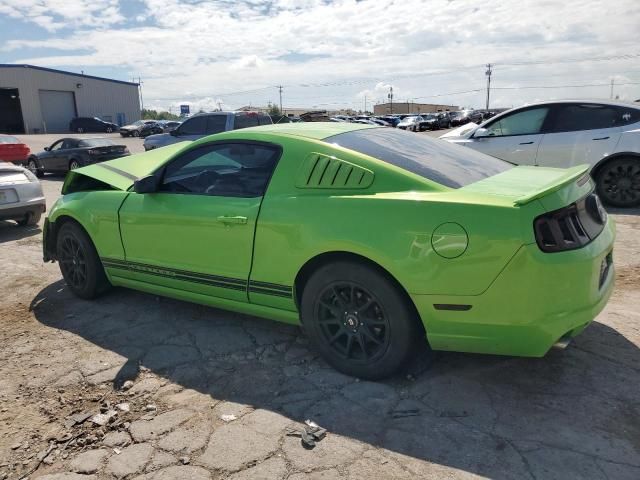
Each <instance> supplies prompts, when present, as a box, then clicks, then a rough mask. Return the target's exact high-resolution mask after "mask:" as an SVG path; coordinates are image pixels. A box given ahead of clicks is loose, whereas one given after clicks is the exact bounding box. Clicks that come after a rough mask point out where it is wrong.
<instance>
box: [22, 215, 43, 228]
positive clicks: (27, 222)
mask: <svg viewBox="0 0 640 480" xmlns="http://www.w3.org/2000/svg"><path fill="white" fill-rule="evenodd" d="M41 217H42V213H41V212H29V213H27V214H26V215H25V217H24V218H21V219H20V220H18V225H20V226H21V227H27V226H28V227H33V226H34V225H38V223H39V222H40V218H41Z"/></svg>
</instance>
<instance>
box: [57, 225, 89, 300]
mask: <svg viewBox="0 0 640 480" xmlns="http://www.w3.org/2000/svg"><path fill="white" fill-rule="evenodd" d="M58 261H59V262H60V270H61V271H62V276H63V277H64V279H65V280H66V282H67V284H69V286H70V287H71V289H72V290H75V289H80V290H81V289H82V288H83V287H84V286H85V284H86V282H87V258H86V256H85V253H84V251H83V249H82V247H81V245H80V242H79V240H78V239H77V238H76V237H75V236H73V235H66V236H65V237H64V238H63V239H62V241H61V243H60V246H59V251H58Z"/></svg>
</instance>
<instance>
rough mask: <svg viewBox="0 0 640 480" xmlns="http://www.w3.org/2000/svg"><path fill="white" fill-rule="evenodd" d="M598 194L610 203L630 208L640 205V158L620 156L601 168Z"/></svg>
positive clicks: (597, 187)
mask: <svg viewBox="0 0 640 480" xmlns="http://www.w3.org/2000/svg"><path fill="white" fill-rule="evenodd" d="M596 189H597V192H598V196H599V197H600V198H601V199H602V201H603V202H605V203H606V204H608V205H611V206H614V207H621V208H629V207H635V206H638V205H640V159H636V158H618V159H614V160H611V161H609V162H607V163H606V164H605V165H604V166H602V167H601V168H600V170H599V171H598V174H597V177H596Z"/></svg>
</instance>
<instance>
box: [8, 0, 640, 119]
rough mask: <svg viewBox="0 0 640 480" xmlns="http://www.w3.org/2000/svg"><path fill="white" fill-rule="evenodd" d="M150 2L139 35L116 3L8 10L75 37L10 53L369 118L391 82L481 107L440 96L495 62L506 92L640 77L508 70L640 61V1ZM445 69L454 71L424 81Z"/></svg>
mask: <svg viewBox="0 0 640 480" xmlns="http://www.w3.org/2000/svg"><path fill="white" fill-rule="evenodd" d="M144 3H145V5H146V8H145V11H144V14H141V15H142V16H143V18H142V19H141V20H142V21H144V22H145V23H144V25H141V24H140V21H138V22H136V21H135V20H136V18H135V17H134V18H132V19H131V20H132V21H131V22H129V23H122V22H123V19H122V14H121V13H119V10H118V2H117V1H116V0H108V1H106V3H105V2H101V3H95V2H93V1H90V0H73V1H72V0H68V1H66V0H39V1H36V0H4V2H3V3H2V5H0V14H2V13H6V14H7V15H10V16H12V17H14V18H23V19H27V20H30V21H32V22H35V23H38V24H40V25H43V26H44V27H45V28H48V29H49V30H51V31H55V30H56V29H58V28H60V25H67V26H72V27H73V28H74V29H75V31H74V32H73V33H71V34H69V35H66V36H59V35H56V34H55V33H52V35H51V38H49V39H48V40H46V41H24V40H22V39H20V38H14V39H11V40H10V41H8V42H6V43H5V47H4V50H10V51H12V52H16V51H17V52H19V51H21V49H24V48H28V47H31V48H36V49H37V48H49V49H51V48H55V49H59V50H60V54H59V55H52V56H51V55H49V56H41V55H36V56H34V55H33V54H32V53H31V50H30V53H29V54H28V55H25V56H24V57H23V58H22V59H20V60H19V61H20V62H24V63H35V64H40V65H47V66H56V67H63V68H64V67H77V66H82V67H84V68H85V69H90V68H91V67H92V66H96V67H97V66H100V67H103V66H117V67H120V68H123V67H124V68H126V69H128V70H129V71H131V72H132V74H135V75H136V76H138V75H140V76H142V77H143V79H144V80H145V85H144V89H145V97H146V98H148V99H149V101H153V102H155V103H156V104H157V105H167V106H169V105H171V104H174V103H175V102H177V101H179V100H183V101H186V100H190V101H194V102H204V103H203V104H206V105H209V103H206V101H205V99H210V100H211V99H220V98H221V99H223V100H224V101H225V102H227V106H232V107H233V106H240V105H244V104H247V103H249V102H251V103H252V104H254V105H256V104H259V103H262V104H266V103H267V101H269V100H271V101H274V102H277V101H278V92H277V89H275V88H271V89H267V90H262V91H260V92H254V93H251V94H245V95H234V96H224V95H222V94H224V93H225V92H233V91H245V90H252V89H256V88H259V87H263V86H268V85H279V84H282V85H285V90H284V100H283V102H284V104H285V105H286V106H307V105H309V106H312V105H317V106H323V105H324V106H327V108H329V107H330V106H339V105H344V106H355V107H356V108H360V107H361V106H362V101H363V97H364V95H365V94H366V95H367V97H369V94H370V95H371V99H373V100H384V99H385V98H386V92H385V91H384V88H385V87H384V85H387V84H393V86H394V94H395V96H396V97H395V98H396V99H397V101H406V100H407V99H415V100H416V101H424V102H433V103H452V104H456V105H470V106H476V107H479V106H482V105H483V104H484V96H485V93H484V92H483V91H479V92H471V93H463V94H456V95H448V96H441V94H445V93H451V92H463V91H464V92H466V91H469V90H483V89H484V86H485V82H486V78H485V75H484V70H485V69H484V67H482V64H484V63H486V62H492V63H498V65H497V66H496V67H495V69H494V77H493V84H494V86H496V87H499V86H520V85H577V84H591V83H608V82H609V79H610V77H611V76H614V75H618V76H620V78H622V76H626V78H629V79H631V80H635V81H640V72H635V73H629V71H631V70H632V69H633V65H634V64H635V63H637V59H636V61H635V62H634V61H629V60H618V61H606V62H605V61H602V62H591V63H567V64H548V65H538V66H528V67H525V66H520V67H515V66H506V65H502V66H501V65H499V64H500V63H502V64H504V63H513V62H526V61H532V60H554V59H564V58H589V57H603V56H607V55H618V54H625V53H630V52H632V53H640V50H638V46H637V45H638V43H639V40H640V29H638V28H637V26H638V25H639V24H640V3H638V1H637V0H619V1H618V2H616V6H615V8H603V6H602V3H601V1H599V0H565V1H564V2H562V3H558V2H554V1H538V0H522V1H520V2H518V3H517V5H514V3H513V2H484V3H483V4H482V6H481V7H476V5H477V2H475V1H473V0H456V1H447V0H432V1H429V2H428V3H427V2H424V1H421V0H403V1H400V2H390V1H382V0H368V1H356V0H337V1H334V2H326V1H323V0H305V1H294V0H273V1H268V0H244V1H235V2H231V1H225V0H213V1H207V2H193V3H191V2H184V1H182V0H144ZM105 7H106V8H105ZM51 19H53V20H51ZM595 19H597V21H596V20H595ZM48 24H50V25H49V26H47V25H48ZM96 27H98V28H96ZM84 48H86V49H87V50H88V53H86V54H79V55H76V54H65V50H67V51H69V50H75V49H84ZM303 60H304V61H303ZM474 65H476V66H477V67H475V68H468V69H460V67H462V66H474ZM442 71H453V72H454V73H448V74H439V75H424V74H425V73H429V72H442ZM619 83H631V82H619ZM299 85H315V86H314V87H300V86H299ZM319 85H325V86H319ZM638 87H639V86H633V85H627V86H620V87H618V89H617V93H619V94H621V95H622V96H623V97H625V98H632V97H634V96H635V97H636V98H637V97H640V89H639V88H638ZM608 94H609V89H608V88H606V87H603V88H601V87H593V88H564V89H554V90H551V89H549V90H533V89H530V90H496V91H495V92H493V94H492V99H493V100H492V104H493V105H498V106H502V105H505V106H509V105H512V104H519V103H523V102H525V101H531V100H533V99H536V98H548V97H555V98H559V97H576V96H608ZM211 101H213V100H211ZM213 103H214V104H215V102H213Z"/></svg>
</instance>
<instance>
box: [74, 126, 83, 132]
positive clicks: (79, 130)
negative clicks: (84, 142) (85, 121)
mask: <svg viewBox="0 0 640 480" xmlns="http://www.w3.org/2000/svg"><path fill="white" fill-rule="evenodd" d="M76 132H78V133H84V128H82V127H78V128H76Z"/></svg>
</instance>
